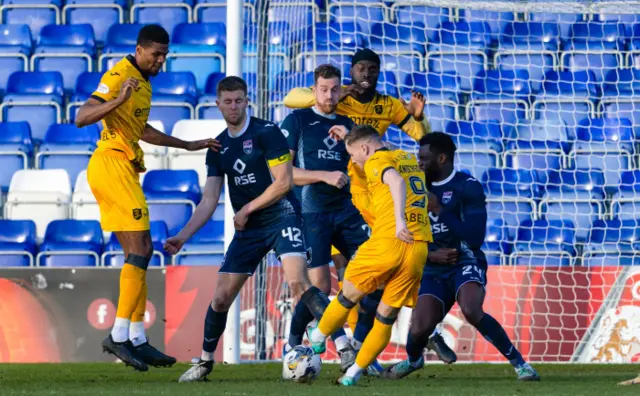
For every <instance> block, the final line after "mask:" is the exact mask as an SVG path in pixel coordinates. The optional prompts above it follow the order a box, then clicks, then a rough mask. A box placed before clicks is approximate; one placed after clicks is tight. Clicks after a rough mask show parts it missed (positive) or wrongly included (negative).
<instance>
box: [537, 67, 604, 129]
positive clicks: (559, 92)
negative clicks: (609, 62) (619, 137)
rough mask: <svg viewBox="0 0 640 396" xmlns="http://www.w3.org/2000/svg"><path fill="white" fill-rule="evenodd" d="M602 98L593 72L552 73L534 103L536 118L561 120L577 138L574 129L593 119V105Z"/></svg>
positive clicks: (549, 73)
mask: <svg viewBox="0 0 640 396" xmlns="http://www.w3.org/2000/svg"><path fill="white" fill-rule="evenodd" d="M599 97H600V87H599V85H598V84H597V80H596V78H595V75H594V74H593V72H591V71H586V70H582V71H576V72H569V71H565V72H556V71H550V72H547V74H546V75H545V80H544V83H543V86H542V90H541V92H540V94H538V95H537V96H536V98H535V100H534V102H533V104H532V108H533V118H534V119H543V120H544V119H557V118H560V119H562V120H563V121H564V123H565V124H566V125H567V128H568V130H569V133H570V134H571V135H572V136H575V128H576V126H577V125H578V124H579V123H580V121H581V120H583V119H584V118H587V117H589V116H592V115H593V113H594V102H595V101H596V100H597V99H598V98H599Z"/></svg>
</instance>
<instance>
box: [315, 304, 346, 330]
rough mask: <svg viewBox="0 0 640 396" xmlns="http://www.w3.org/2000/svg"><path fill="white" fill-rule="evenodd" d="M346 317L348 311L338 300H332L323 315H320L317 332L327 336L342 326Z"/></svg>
mask: <svg viewBox="0 0 640 396" xmlns="http://www.w3.org/2000/svg"><path fill="white" fill-rule="evenodd" d="M348 315H349V309H348V308H345V307H343V306H342V304H340V302H339V301H338V299H337V298H334V299H333V300H332V301H331V303H330V304H329V306H328V307H327V309H326V310H325V311H324V314H322V319H320V323H318V330H320V332H321V333H322V334H324V335H325V336H329V335H331V334H333V333H334V332H335V331H336V330H338V329H339V328H341V327H342V326H344V322H346V321H347V316H348Z"/></svg>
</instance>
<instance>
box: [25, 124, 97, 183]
mask: <svg viewBox="0 0 640 396" xmlns="http://www.w3.org/2000/svg"><path fill="white" fill-rule="evenodd" d="M99 139H100V130H99V129H98V125H97V124H93V125H89V126H86V127H84V128H78V127H76V126H75V125H74V124H53V125H51V126H50V127H49V130H48V131H47V134H46V135H45V138H44V143H43V144H42V145H41V146H40V148H39V149H38V154H37V155H36V167H37V168H39V169H64V170H66V171H67V173H68V174H69V179H70V180H74V181H75V180H76V178H77V177H78V174H79V173H80V172H81V171H83V170H84V169H86V168H87V165H88V164H89V159H90V158H91V154H92V153H93V151H94V150H95V148H96V144H97V142H98V140H99Z"/></svg>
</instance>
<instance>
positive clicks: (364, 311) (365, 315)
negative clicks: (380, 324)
mask: <svg viewBox="0 0 640 396" xmlns="http://www.w3.org/2000/svg"><path fill="white" fill-rule="evenodd" d="M381 299H382V290H376V291H375V292H373V293H371V294H368V295H366V296H365V297H364V298H363V299H362V300H361V301H360V310H359V311H358V323H357V325H356V329H355V330H354V332H353V339H354V340H355V341H357V342H358V343H360V345H362V343H363V342H364V339H365V338H367V334H369V332H370V331H371V329H372V328H373V322H374V321H375V319H376V311H377V310H378V304H380V300H381Z"/></svg>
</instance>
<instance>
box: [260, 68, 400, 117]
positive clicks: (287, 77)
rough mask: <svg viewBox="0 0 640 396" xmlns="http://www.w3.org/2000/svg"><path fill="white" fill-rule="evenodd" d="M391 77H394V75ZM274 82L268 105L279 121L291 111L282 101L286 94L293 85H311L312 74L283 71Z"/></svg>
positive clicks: (312, 82)
mask: <svg viewBox="0 0 640 396" xmlns="http://www.w3.org/2000/svg"><path fill="white" fill-rule="evenodd" d="M393 77H395V75H394V76H393ZM343 81H344V80H343ZM275 84H276V85H275V90H274V91H272V92H271V97H270V99H269V106H270V107H271V110H272V112H273V121H275V122H277V123H280V122H282V121H283V120H284V119H285V117H286V116H287V115H289V113H291V111H292V109H289V108H287V107H286V106H285V105H284V103H283V101H284V97H285V96H286V94H287V93H288V92H289V90H290V89H291V88H293V87H311V86H313V85H314V75H313V73H312V72H306V73H296V72H283V73H280V74H279V75H278V76H277V77H276V83H275ZM382 86H384V87H386V86H391V84H384V83H383V84H382ZM393 87H394V88H395V85H393ZM396 96H397V95H396Z"/></svg>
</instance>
